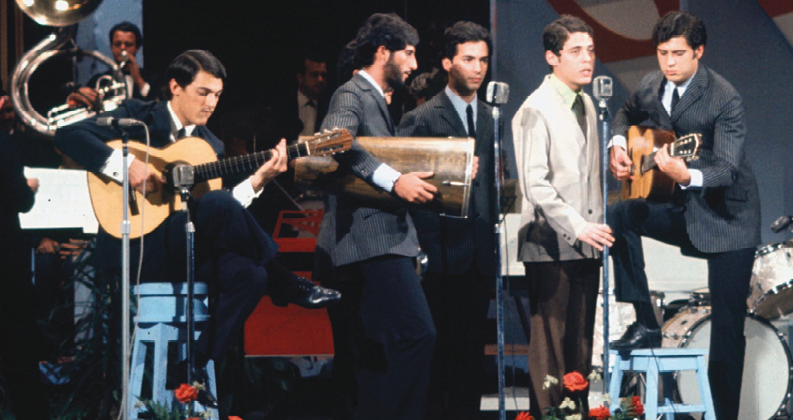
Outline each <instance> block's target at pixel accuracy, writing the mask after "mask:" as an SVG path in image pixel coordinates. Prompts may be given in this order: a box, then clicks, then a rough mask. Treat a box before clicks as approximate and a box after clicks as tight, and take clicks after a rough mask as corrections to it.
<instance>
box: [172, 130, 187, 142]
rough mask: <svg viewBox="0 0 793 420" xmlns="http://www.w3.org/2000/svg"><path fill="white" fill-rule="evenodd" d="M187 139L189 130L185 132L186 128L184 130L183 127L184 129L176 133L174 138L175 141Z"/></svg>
mask: <svg viewBox="0 0 793 420" xmlns="http://www.w3.org/2000/svg"><path fill="white" fill-rule="evenodd" d="M185 137H187V130H185V128H184V127H182V128H180V129H179V131H178V132H177V133H176V136H175V137H174V140H181V139H183V138H185Z"/></svg>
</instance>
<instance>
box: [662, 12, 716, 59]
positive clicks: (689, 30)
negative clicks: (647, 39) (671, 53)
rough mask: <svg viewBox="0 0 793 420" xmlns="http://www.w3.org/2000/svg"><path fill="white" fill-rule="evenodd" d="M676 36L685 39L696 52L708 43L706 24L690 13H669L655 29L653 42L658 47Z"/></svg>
mask: <svg viewBox="0 0 793 420" xmlns="http://www.w3.org/2000/svg"><path fill="white" fill-rule="evenodd" d="M676 36H682V37H684V38H685V39H686V42H688V45H689V46H690V47H691V49H694V50H696V49H697V48H699V47H700V45H705V44H707V43H708V32H707V31H706V30H705V24H704V23H703V22H702V20H701V19H700V18H698V17H696V16H694V15H692V14H691V13H689V12H683V11H677V12H669V13H667V14H666V15H664V17H662V18H661V20H659V21H658V23H656V24H655V27H654V28H653V42H654V43H655V46H656V47H657V46H658V44H663V43H664V42H666V41H669V40H670V39H672V38H674V37H676Z"/></svg>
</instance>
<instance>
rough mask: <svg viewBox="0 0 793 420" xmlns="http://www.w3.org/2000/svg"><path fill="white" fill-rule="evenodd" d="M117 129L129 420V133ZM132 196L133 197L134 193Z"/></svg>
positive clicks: (123, 355) (125, 392)
mask: <svg viewBox="0 0 793 420" xmlns="http://www.w3.org/2000/svg"><path fill="white" fill-rule="evenodd" d="M117 127H118V129H119V130H120V131H121V140H122V142H123V144H124V146H123V147H122V149H121V153H122V157H123V159H122V162H123V163H122V165H123V181H122V189H123V190H124V192H123V196H122V197H123V198H122V200H123V201H124V203H123V205H122V207H123V211H122V220H121V395H122V397H121V413H122V414H121V416H122V417H121V418H122V420H129V411H128V410H127V406H128V405H129V401H128V399H127V395H128V388H129V371H130V366H129V360H130V351H129V341H130V333H129V324H130V319H129V312H130V308H129V287H130V281H129V234H130V224H129V200H130V190H129V133H127V131H126V130H124V129H123V128H121V126H117ZM132 197H135V195H134V193H133V195H132Z"/></svg>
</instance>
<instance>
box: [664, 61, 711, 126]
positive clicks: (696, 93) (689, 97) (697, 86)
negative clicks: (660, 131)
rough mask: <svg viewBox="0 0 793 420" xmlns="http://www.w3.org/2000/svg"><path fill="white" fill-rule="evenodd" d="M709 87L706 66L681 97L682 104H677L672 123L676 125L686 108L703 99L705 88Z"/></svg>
mask: <svg viewBox="0 0 793 420" xmlns="http://www.w3.org/2000/svg"><path fill="white" fill-rule="evenodd" d="M707 85H708V73H707V71H706V70H705V66H702V65H700V66H699V69H698V70H697V73H696V74H695V75H694V80H692V81H691V84H690V85H688V88H687V89H686V93H684V94H683V96H681V97H680V102H678V103H677V106H675V109H674V110H673V111H672V122H673V123H674V122H675V121H677V119H678V118H680V115H681V114H682V113H683V112H685V110H686V108H688V107H690V106H691V105H693V104H694V103H695V102H697V101H698V100H699V98H701V97H702V95H703V93H704V92H705V88H706V87H707Z"/></svg>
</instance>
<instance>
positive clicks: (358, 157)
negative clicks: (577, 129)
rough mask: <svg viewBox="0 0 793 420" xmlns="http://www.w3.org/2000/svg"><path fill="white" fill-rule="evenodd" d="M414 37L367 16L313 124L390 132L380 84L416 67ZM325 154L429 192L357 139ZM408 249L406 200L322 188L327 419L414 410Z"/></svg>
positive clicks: (394, 19) (421, 395)
mask: <svg viewBox="0 0 793 420" xmlns="http://www.w3.org/2000/svg"><path fill="white" fill-rule="evenodd" d="M418 41H419V39H418V33H417V32H416V30H415V29H414V28H413V27H412V26H410V25H409V24H407V23H406V22H405V21H403V20H402V19H401V18H399V17H398V16H396V15H394V14H380V13H378V14H374V15H372V16H371V17H369V19H368V20H367V21H366V23H365V24H364V26H363V27H362V28H361V29H360V30H359V31H358V35H357V37H356V40H355V58H354V63H355V68H356V69H360V71H359V72H358V73H357V74H356V75H355V76H354V77H353V78H352V79H351V80H350V81H348V82H347V83H345V84H344V85H342V86H341V87H339V89H337V90H336V92H335V93H334V95H333V97H332V99H331V102H330V108H329V111H328V115H327V116H326V117H325V121H324V122H323V124H322V127H323V128H333V127H341V128H347V129H349V130H350V132H351V133H352V134H353V135H355V136H381V137H391V136H393V135H394V133H395V128H394V122H393V121H392V120H391V116H390V114H389V112H388V107H387V105H386V101H385V95H384V93H383V92H384V91H385V90H386V89H388V88H401V87H402V86H403V85H404V82H405V79H407V77H408V76H409V75H410V73H411V72H412V71H413V70H415V69H416V58H415V51H416V44H418ZM334 158H335V159H336V160H337V161H338V162H339V165H340V167H341V168H342V170H347V171H351V172H352V173H354V174H355V175H356V176H358V177H360V178H362V179H365V180H367V181H368V182H370V183H372V184H374V185H376V186H377V187H379V188H381V189H383V190H385V191H389V192H392V193H393V194H395V195H396V196H398V197H401V198H402V199H404V200H406V202H418V203H422V202H426V201H429V200H432V199H433V197H434V194H435V193H436V192H437V189H436V188H435V187H433V186H432V185H430V184H428V183H426V182H425V181H423V180H422V179H421V178H426V177H429V176H432V173H431V172H417V173H406V174H401V173H399V172H397V171H395V170H394V169H392V168H390V167H389V166H388V165H385V164H382V163H381V162H379V161H378V160H377V159H376V158H374V157H373V156H372V155H371V154H369V153H368V152H367V151H366V150H365V149H364V148H363V147H362V146H360V144H358V143H357V142H353V145H352V148H351V150H350V151H348V152H346V153H344V154H341V155H336V156H334ZM418 250H419V243H418V239H417V238H416V230H415V228H414V227H413V221H412V220H411V218H410V215H409V214H408V212H407V210H406V209H404V208H396V209H394V208H391V209H380V208H374V207H371V205H369V204H366V203H364V202H362V201H360V200H355V199H350V198H347V197H343V196H336V195H332V194H330V195H328V196H327V198H326V200H325V216H324V218H323V219H322V224H321V226H320V232H319V236H318V238H317V249H316V254H315V257H316V264H315V271H314V273H315V274H314V275H315V278H316V279H318V280H321V281H322V282H323V284H324V285H326V286H329V287H334V288H335V287H339V288H341V289H342V290H341V292H342V296H343V297H342V300H341V302H340V303H339V305H337V306H335V307H333V308H330V309H329V310H328V314H329V315H330V320H331V325H332V327H333V334H334V343H335V359H334V368H333V374H334V381H335V382H336V385H335V387H336V389H338V390H339V392H340V393H341V394H342V395H340V396H339V398H338V401H337V402H338V403H339V405H340V407H337V412H336V413H334V415H335V417H336V418H340V419H349V418H356V419H380V418H388V419H405V420H415V419H421V418H422V417H423V416H424V409H425V405H426V400H427V383H428V380H429V368H430V361H431V359H432V350H433V347H434V344H435V327H434V326H433V324H432V317H431V315H430V311H429V308H428V307H427V301H426V299H425V297H424V293H423V292H422V290H421V285H420V279H419V276H418V275H417V274H416V266H415V260H414V258H415V257H416V256H417V255H418Z"/></svg>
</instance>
